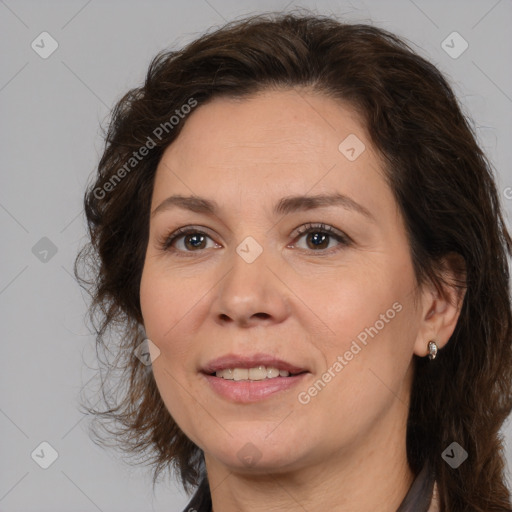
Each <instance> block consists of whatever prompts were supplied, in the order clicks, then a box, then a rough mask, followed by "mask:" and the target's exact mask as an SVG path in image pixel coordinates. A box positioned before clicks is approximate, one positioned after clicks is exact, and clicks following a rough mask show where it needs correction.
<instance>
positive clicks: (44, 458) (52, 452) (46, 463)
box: [30, 441, 59, 469]
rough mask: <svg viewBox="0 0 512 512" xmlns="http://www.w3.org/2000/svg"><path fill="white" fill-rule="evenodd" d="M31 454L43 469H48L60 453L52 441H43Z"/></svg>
mask: <svg viewBox="0 0 512 512" xmlns="http://www.w3.org/2000/svg"><path fill="white" fill-rule="evenodd" d="M30 456H31V457H32V459H33V460H34V461H35V462H36V463H37V464H38V465H39V466H41V467H42V468H43V469H48V468H49V467H50V466H51V465H52V464H53V463H54V462H55V461H56V460H57V459H58V457H59V454H58V453H57V450H56V449H55V448H54V447H53V446H52V445H51V444H50V443H48V442H46V441H43V442H42V443H40V444H39V446H38V447H37V448H36V449H35V450H34V451H33V452H32V453H31V454H30Z"/></svg>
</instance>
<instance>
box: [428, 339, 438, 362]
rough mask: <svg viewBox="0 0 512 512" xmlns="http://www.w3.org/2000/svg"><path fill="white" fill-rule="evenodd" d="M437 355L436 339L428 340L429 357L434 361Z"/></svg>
mask: <svg viewBox="0 0 512 512" xmlns="http://www.w3.org/2000/svg"><path fill="white" fill-rule="evenodd" d="M436 356H437V343H436V342H435V341H429V342H428V358H429V359H430V360H431V361H432V360H433V359H435V358H436Z"/></svg>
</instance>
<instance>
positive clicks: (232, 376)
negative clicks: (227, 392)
mask: <svg viewBox="0 0 512 512" xmlns="http://www.w3.org/2000/svg"><path fill="white" fill-rule="evenodd" d="M215 375H216V376H217V377H221V378H223V379H227V380H263V379H274V378H276V377H288V376H289V375H290V372H288V371H286V370H278V369H277V368H274V367H272V366H269V367H268V368H267V367H265V366H263V365H260V366H256V367H254V368H227V369H225V370H218V371H217V372H216V373H215Z"/></svg>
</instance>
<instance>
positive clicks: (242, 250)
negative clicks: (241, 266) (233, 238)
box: [236, 236, 263, 263]
mask: <svg viewBox="0 0 512 512" xmlns="http://www.w3.org/2000/svg"><path fill="white" fill-rule="evenodd" d="M236 252H237V253H238V254H239V256H241V257H242V258H243V260H244V261H246V262H247V263H252V262H253V261H254V260H255V259H256V258H257V257H258V256H259V255H260V254H261V253H262V252H263V247H261V245H260V244H259V243H258V242H256V240H254V238H253V237H252V236H248V237H247V238H245V240H243V242H242V243H241V244H240V245H239V246H238V247H237V248H236Z"/></svg>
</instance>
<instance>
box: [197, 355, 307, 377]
mask: <svg viewBox="0 0 512 512" xmlns="http://www.w3.org/2000/svg"><path fill="white" fill-rule="evenodd" d="M260 365H263V366H267V367H270V366H271V367H273V368H277V369H278V370H286V371H288V372H290V373H303V372H306V371H308V370H307V369H306V368H301V367H300V366H296V365H293V364H291V363H288V362H286V361H283V360H282V359H279V358H276V357H275V356H272V355H270V354H253V355H237V354H226V355H224V356H221V357H217V358H216V359H212V360H211V361H209V362H208V363H207V364H206V365H205V366H204V367H203V368H202V369H201V371H203V372H204V373H208V374H212V373H215V372H216V371H219V370H225V369H227V368H255V367H256V366H260Z"/></svg>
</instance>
